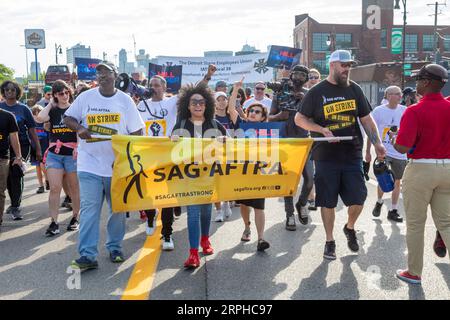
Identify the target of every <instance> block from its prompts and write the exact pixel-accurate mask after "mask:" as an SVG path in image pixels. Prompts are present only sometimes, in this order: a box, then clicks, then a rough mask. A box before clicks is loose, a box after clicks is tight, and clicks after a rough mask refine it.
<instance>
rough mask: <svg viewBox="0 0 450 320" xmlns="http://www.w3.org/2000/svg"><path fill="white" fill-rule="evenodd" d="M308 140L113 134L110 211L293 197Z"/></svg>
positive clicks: (304, 159) (308, 145)
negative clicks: (113, 157) (219, 138)
mask: <svg viewBox="0 0 450 320" xmlns="http://www.w3.org/2000/svg"><path fill="white" fill-rule="evenodd" d="M312 142H313V140H312V139H261V138H259V139H230V138H229V139H227V140H226V141H225V142H224V141H218V140H216V139H197V138H180V140H179V141H178V142H172V141H170V139H169V138H166V137H140V136H122V135H114V136H113V137H112V145H113V149H114V152H115V155H116V160H115V162H114V171H113V178H112V186H111V189H112V190H111V191H112V206H113V211H114V212H123V211H134V210H142V209H155V208H167V207H175V206H185V205H192V204H204V203H214V202H219V201H228V200H241V199H255V198H272V197H282V196H292V195H294V194H295V192H296V190H297V186H298V183H299V180H300V176H301V173H302V171H303V167H304V166H305V162H306V160H307V156H308V154H309V151H310V149H311V145H312Z"/></svg>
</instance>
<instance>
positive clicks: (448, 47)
mask: <svg viewBox="0 0 450 320" xmlns="http://www.w3.org/2000/svg"><path fill="white" fill-rule="evenodd" d="M444 37H445V39H447V40H444V50H445V51H450V35H448V34H446V35H444Z"/></svg>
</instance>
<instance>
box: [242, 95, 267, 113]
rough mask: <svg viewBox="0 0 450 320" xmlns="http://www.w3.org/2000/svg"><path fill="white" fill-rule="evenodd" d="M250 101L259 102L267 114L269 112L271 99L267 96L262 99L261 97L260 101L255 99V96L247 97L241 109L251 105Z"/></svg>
mask: <svg viewBox="0 0 450 320" xmlns="http://www.w3.org/2000/svg"><path fill="white" fill-rule="evenodd" d="M252 103H261V104H262V105H263V106H265V107H266V110H267V114H269V112H270V107H271V106H272V99H269V98H267V97H264V99H262V100H261V101H260V100H256V98H251V99H248V100H247V101H245V102H244V106H243V109H247V108H248V106H249V105H251V104H252Z"/></svg>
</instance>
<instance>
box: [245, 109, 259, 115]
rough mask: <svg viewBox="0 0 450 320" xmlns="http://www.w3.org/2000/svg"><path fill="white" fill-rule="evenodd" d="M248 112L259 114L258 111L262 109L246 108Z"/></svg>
mask: <svg viewBox="0 0 450 320" xmlns="http://www.w3.org/2000/svg"><path fill="white" fill-rule="evenodd" d="M248 113H254V114H260V113H262V111H261V110H255V109H250V110H248Z"/></svg>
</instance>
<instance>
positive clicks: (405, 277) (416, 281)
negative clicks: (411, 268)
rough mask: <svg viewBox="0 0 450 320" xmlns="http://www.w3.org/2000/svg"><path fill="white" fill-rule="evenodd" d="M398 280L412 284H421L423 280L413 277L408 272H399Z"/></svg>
mask: <svg viewBox="0 0 450 320" xmlns="http://www.w3.org/2000/svg"><path fill="white" fill-rule="evenodd" d="M397 278H399V279H400V280H403V281H405V282H407V283H411V284H421V283H422V278H421V277H419V276H413V275H412V274H410V273H409V272H408V270H397Z"/></svg>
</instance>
